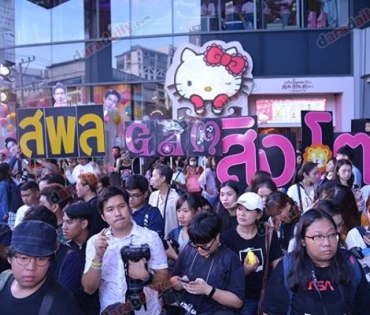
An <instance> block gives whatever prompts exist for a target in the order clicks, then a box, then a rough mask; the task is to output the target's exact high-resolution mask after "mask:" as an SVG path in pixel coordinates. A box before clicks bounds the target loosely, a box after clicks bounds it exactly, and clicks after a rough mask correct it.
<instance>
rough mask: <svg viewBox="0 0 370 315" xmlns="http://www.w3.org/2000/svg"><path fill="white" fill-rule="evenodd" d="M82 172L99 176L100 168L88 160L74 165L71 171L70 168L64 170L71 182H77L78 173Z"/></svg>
mask: <svg viewBox="0 0 370 315" xmlns="http://www.w3.org/2000/svg"><path fill="white" fill-rule="evenodd" d="M82 173H94V174H95V175H97V176H99V175H100V170H99V167H98V166H97V164H96V163H93V162H91V161H90V162H89V163H87V164H86V165H81V164H78V165H76V166H75V167H74V169H73V172H72V173H71V171H70V170H66V172H65V174H66V177H67V179H68V181H69V182H70V183H71V184H75V183H76V182H77V179H78V175H80V174H82Z"/></svg>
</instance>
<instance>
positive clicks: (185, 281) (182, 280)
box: [179, 278, 190, 283]
mask: <svg viewBox="0 0 370 315" xmlns="http://www.w3.org/2000/svg"><path fill="white" fill-rule="evenodd" d="M179 281H180V282H183V283H189V282H190V280H188V279H183V278H179Z"/></svg>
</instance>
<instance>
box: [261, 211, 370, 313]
mask: <svg viewBox="0 0 370 315" xmlns="http://www.w3.org/2000/svg"><path fill="white" fill-rule="evenodd" d="M295 243H296V245H295V248H294V250H293V252H292V253H291V254H289V255H287V256H285V257H284V259H283V262H281V263H280V264H279V265H278V266H277V267H276V269H275V270H274V272H273V273H272V276H271V278H270V280H269V282H268V285H267V289H266V294H265V296H264V301H263V312H264V314H317V315H319V314H320V315H325V314H369V309H370V299H369V296H370V288H369V285H368V283H367V280H366V278H365V275H364V273H363V271H362V270H361V266H360V265H359V264H358V262H357V260H356V259H355V258H354V257H353V256H350V255H349V253H348V252H347V251H346V250H342V249H340V243H339V234H338V232H337V227H336V225H335V222H334V220H333V218H332V217H331V216H330V215H328V214H327V213H325V212H324V211H322V210H321V208H320V207H318V208H317V209H310V210H307V211H306V212H305V213H304V214H303V215H302V217H301V219H300V221H299V222H298V224H297V231H296V234H295Z"/></svg>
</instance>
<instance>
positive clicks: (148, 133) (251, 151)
mask: <svg viewBox="0 0 370 315" xmlns="http://www.w3.org/2000/svg"><path fill="white" fill-rule="evenodd" d="M302 115H303V117H302V124H303V125H304V126H302V128H304V130H305V137H306V138H305V139H309V140H308V141H310V142H309V143H307V144H306V146H307V147H306V148H305V152H306V150H307V154H308V156H307V159H306V160H307V161H309V160H311V161H314V162H317V163H318V162H319V161H318V160H317V159H324V162H325V161H327V160H328V159H329V158H330V156H331V155H333V156H335V153H336V151H337V150H338V148H339V147H341V146H343V145H345V144H348V145H349V146H350V147H352V148H359V147H360V148H362V151H363V154H362V155H361V161H360V162H361V163H358V164H357V165H356V166H357V167H358V168H359V169H360V170H362V172H363V181H364V182H365V183H366V184H370V160H369V159H368V160H366V159H365V156H364V154H365V152H369V150H370V136H369V135H368V134H366V133H359V134H351V133H340V134H336V135H335V136H336V138H335V140H334V142H333V141H332V139H333V138H334V135H333V131H332V130H333V128H332V127H330V126H332V119H333V117H332V113H331V112H313V111H306V112H303V113H302ZM125 128H126V141H127V142H126V145H127V149H128V150H129V151H130V152H131V155H132V156H135V157H144V156H148V157H153V156H169V157H170V156H217V161H218V162H217V169H216V173H217V177H218V180H219V181H220V182H225V181H227V180H236V181H238V182H240V183H241V184H242V185H243V184H244V185H245V183H247V184H249V183H250V181H251V178H252V176H253V174H254V173H255V172H256V171H257V170H259V169H261V170H266V171H268V172H270V173H271V174H272V176H273V179H274V181H275V183H276V184H277V186H284V185H287V184H289V183H290V182H291V179H292V177H293V175H294V172H295V168H296V164H295V163H296V162H295V161H296V159H295V142H296V141H295V135H294V134H268V135H259V134H258V121H257V117H256V116H246V117H230V118H221V119H204V120H203V119H200V120H198V121H196V122H192V123H190V124H188V123H186V122H185V121H184V120H167V121H163V120H162V121H131V122H126V123H125ZM328 130H329V131H328ZM328 133H329V134H330V136H329V137H328ZM326 142H328V143H326Z"/></svg>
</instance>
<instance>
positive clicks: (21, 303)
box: [0, 275, 81, 315]
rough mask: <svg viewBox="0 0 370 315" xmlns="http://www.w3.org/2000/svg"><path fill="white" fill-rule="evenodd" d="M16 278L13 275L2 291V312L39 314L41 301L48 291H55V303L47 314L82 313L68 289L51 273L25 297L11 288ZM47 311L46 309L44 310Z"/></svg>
mask: <svg viewBox="0 0 370 315" xmlns="http://www.w3.org/2000/svg"><path fill="white" fill-rule="evenodd" d="M13 280H14V278H13V276H11V277H10V278H9V279H8V281H7V283H6V285H5V287H4V289H3V290H2V291H1V292H0V305H1V314H4V315H5V314H6V315H19V314H29V315H33V314H35V315H36V314H38V313H39V309H40V307H41V303H42V301H43V299H44V296H45V295H46V293H47V292H49V293H51V292H53V291H54V294H52V295H53V296H54V298H53V303H52V305H51V308H50V311H48V312H47V314H53V315H66V314H68V315H77V314H81V312H80V310H79V308H78V305H77V303H76V301H75V300H74V298H73V297H72V295H71V294H70V293H69V292H68V290H67V289H65V288H63V287H62V286H61V285H59V284H58V283H57V282H56V281H55V280H54V279H53V277H52V276H51V275H47V278H46V281H45V282H44V283H43V284H42V286H41V287H40V288H39V289H38V290H37V291H36V292H34V293H32V294H31V295H30V296H27V297H25V298H15V297H14V296H13V295H12V293H11V290H10V286H11V284H12V282H13ZM44 313H45V311H44Z"/></svg>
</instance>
